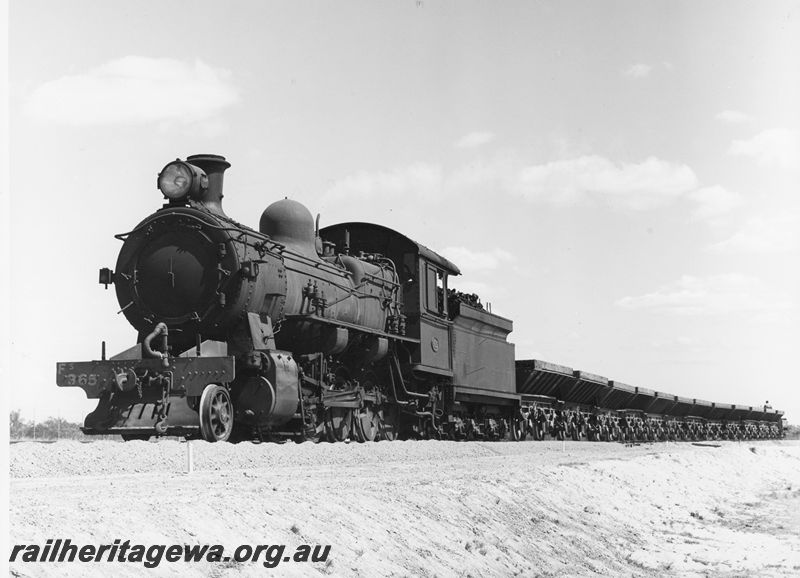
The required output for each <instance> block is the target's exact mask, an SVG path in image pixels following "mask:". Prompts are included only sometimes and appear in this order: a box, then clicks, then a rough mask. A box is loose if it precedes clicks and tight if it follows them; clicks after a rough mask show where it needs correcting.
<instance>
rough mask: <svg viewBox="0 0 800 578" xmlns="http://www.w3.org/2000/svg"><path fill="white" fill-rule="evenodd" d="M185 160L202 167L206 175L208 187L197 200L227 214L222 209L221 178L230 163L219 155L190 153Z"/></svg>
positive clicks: (222, 213) (213, 210) (209, 207)
mask: <svg viewBox="0 0 800 578" xmlns="http://www.w3.org/2000/svg"><path fill="white" fill-rule="evenodd" d="M186 162H187V163H189V164H192V165H194V166H196V167H198V168H200V169H202V170H203V172H205V173H206V175H207V176H208V189H207V190H206V191H205V192H204V193H203V194H202V196H201V197H200V198H199V199H198V201H199V202H201V203H202V204H203V205H205V207H206V208H207V209H209V210H210V211H212V212H214V213H219V214H220V215H223V216H227V215H225V211H223V210H222V180H223V178H224V177H225V170H226V169H228V168H229V167H230V166H231V163H229V162H228V161H226V160H225V157H223V156H220V155H191V156H189V157H186Z"/></svg>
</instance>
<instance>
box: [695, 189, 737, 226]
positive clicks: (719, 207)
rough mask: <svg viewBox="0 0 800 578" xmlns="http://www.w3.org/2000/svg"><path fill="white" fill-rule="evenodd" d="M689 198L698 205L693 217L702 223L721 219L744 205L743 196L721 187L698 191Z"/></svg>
mask: <svg viewBox="0 0 800 578" xmlns="http://www.w3.org/2000/svg"><path fill="white" fill-rule="evenodd" d="M687 197H688V198H689V199H691V200H692V201H694V202H696V203H697V206H696V207H695V209H694V211H692V217H693V218H695V219H697V220H701V221H705V220H709V219H713V218H715V217H719V216H720V215H723V214H725V213H728V212H730V211H731V210H733V209H735V208H737V207H740V206H741V205H743V204H744V199H743V197H742V195H740V194H739V193H734V192H731V191H729V190H727V189H726V188H724V187H721V186H719V185H713V186H711V187H703V188H701V189H697V190H695V191H692V192H690V193H688V194H687Z"/></svg>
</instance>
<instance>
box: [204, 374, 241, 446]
mask: <svg viewBox="0 0 800 578" xmlns="http://www.w3.org/2000/svg"><path fill="white" fill-rule="evenodd" d="M199 414H200V433H201V435H202V436H203V439H204V440H206V441H207V442H224V441H227V439H228V438H229V437H230V435H231V431H233V404H232V403H231V396H230V394H229V393H228V390H227V389H225V388H224V387H222V386H220V385H214V384H213V383H210V384H208V385H207V386H206V388H205V389H204V390H203V395H201V396H200V407H199Z"/></svg>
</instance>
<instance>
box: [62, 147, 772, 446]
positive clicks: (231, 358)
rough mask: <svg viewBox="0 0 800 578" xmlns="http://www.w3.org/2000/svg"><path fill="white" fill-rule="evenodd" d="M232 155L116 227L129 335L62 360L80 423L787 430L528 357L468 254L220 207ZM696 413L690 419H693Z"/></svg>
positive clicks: (411, 430) (160, 428) (481, 431)
mask: <svg viewBox="0 0 800 578" xmlns="http://www.w3.org/2000/svg"><path fill="white" fill-rule="evenodd" d="M228 167H230V164H229V163H228V162H227V161H226V160H225V159H224V158H223V157H221V156H217V155H195V156H190V157H188V158H187V159H186V161H181V160H176V161H174V162H171V163H169V164H167V165H166V166H165V167H164V168H163V169H162V171H161V172H160V173H159V175H158V188H159V189H160V191H161V193H162V194H163V196H164V198H165V201H166V202H165V204H164V205H163V207H162V208H160V209H159V210H157V211H156V212H155V213H153V214H152V215H150V216H148V217H147V218H145V219H144V220H143V221H142V222H141V223H139V224H138V225H136V227H135V228H134V229H133V230H132V231H130V232H128V233H125V234H121V235H117V238H118V239H120V240H122V241H123V245H122V250H121V251H120V254H119V258H118V260H117V264H116V268H115V270H113V271H112V270H111V269H107V268H106V269H101V270H100V283H101V284H104V285H106V287H107V286H108V285H109V284H113V285H114V286H115V288H116V293H117V297H118V299H119V303H120V306H121V311H122V312H123V313H124V314H125V316H126V318H127V319H128V321H129V322H130V323H131V325H133V327H134V328H135V329H136V330H137V332H138V339H137V342H136V345H134V346H133V347H131V348H130V349H128V350H125V351H123V352H121V353H118V354H117V355H114V356H113V357H110V358H108V359H106V355H105V345H103V354H102V359H100V360H97V361H86V362H63V363H58V364H57V382H58V385H59V386H77V387H81V388H82V389H83V390H84V391H85V392H86V394H87V396H88V397H89V398H92V399H98V405H97V408H96V409H95V410H94V411H93V412H91V413H90V414H89V415H87V416H86V419H85V422H84V427H83V431H84V432H85V433H87V434H120V435H122V437H123V438H125V439H146V438H149V437H151V436H153V435H177V436H184V437H186V438H202V439H205V440H207V441H224V440H235V439H256V438H258V439H276V438H282V439H285V438H292V439H297V440H313V441H319V440H321V439H327V440H329V441H343V440H346V439H350V438H354V439H357V440H358V441H373V440H377V439H384V440H393V439H396V438H398V437H422V438H437V439H438V438H449V439H474V438H480V439H500V438H506V437H510V438H512V439H523V438H525V437H526V436H527V435H531V436H532V437H534V438H537V439H541V438H543V437H545V436H547V435H550V436H553V437H556V438H559V439H560V438H565V437H573V438H575V439H580V438H582V437H585V438H587V439H598V440H600V439H607V440H611V439H653V440H656V439H690V438H691V439H700V438H703V437H724V438H730V439H734V438H738V437H778V436H779V435H780V433H781V426H782V422H781V416H782V414H781V413H780V412H775V411H772V410H771V409H768V408H767V407H764V408H763V410H762V409H760V408H756V409H754V408H752V407H750V408H742V407H737V406H730V405H720V404H709V403H708V402H702V401H698V400H686V399H684V398H678V397H675V396H668V395H665V394H661V393H659V392H653V391H650V390H641V391H640V390H639V388H631V387H630V386H625V385H624V384H615V383H614V382H609V381H608V380H606V379H605V378H601V377H599V376H593V375H591V374H586V373H584V372H580V371H573V370H571V369H570V368H563V367H561V366H556V365H552V364H547V363H544V362H538V361H535V360H530V361H519V362H516V365H515V360H514V345H513V344H511V343H508V341H507V336H508V334H509V333H510V332H511V330H512V322H511V321H510V320H509V319H505V318H503V317H500V316H498V315H494V314H492V313H491V312H489V311H487V310H485V309H484V308H483V306H482V305H481V303H480V300H479V299H478V298H477V296H474V295H464V294H461V293H458V292H456V291H453V290H451V289H450V288H449V287H448V279H449V277H451V276H453V275H459V269H458V267H456V265H454V264H453V263H451V262H450V261H448V260H447V259H445V258H444V257H442V256H441V255H438V254H437V253H435V252H433V251H431V250H430V249H428V248H426V247H425V246H423V245H420V244H419V243H416V242H415V241H413V240H411V239H409V238H408V237H406V236H404V235H402V234H400V233H398V232H396V231H393V230H391V229H388V228H386V227H382V226H380V225H374V224H369V223H355V222H354V223H342V224H338V225H334V226H330V227H326V228H323V229H320V228H319V218H317V220H316V222H315V221H314V219H313V217H312V215H311V213H310V212H309V211H308V209H306V208H305V207H304V206H303V205H301V204H300V203H298V202H295V201H292V200H289V199H283V200H280V201H277V202H275V203H273V204H271V205H270V206H269V207H267V208H266V210H264V212H263V214H262V215H261V220H260V223H259V230H258V231H256V230H253V229H251V228H249V227H246V226H244V225H242V224H240V223H237V222H236V221H234V220H233V219H231V218H230V217H228V216H227V215H226V214H225V212H224V211H223V209H222V204H221V201H222V196H223V195H222V188H223V187H222V185H223V175H224V172H225V170H226V169H227V168H228ZM690 426H691V427H690Z"/></svg>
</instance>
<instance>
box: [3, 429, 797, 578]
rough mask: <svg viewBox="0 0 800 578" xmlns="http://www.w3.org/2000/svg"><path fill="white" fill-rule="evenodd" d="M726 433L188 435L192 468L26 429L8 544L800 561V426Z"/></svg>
mask: <svg viewBox="0 0 800 578" xmlns="http://www.w3.org/2000/svg"><path fill="white" fill-rule="evenodd" d="M719 443H720V446H721V447H699V446H694V445H691V444H674V443H666V444H654V445H641V446H636V447H625V446H623V445H620V444H595V443H586V442H577V443H576V442H567V443H566V444H565V445H564V446H562V444H561V442H544V443H537V442H523V443H516V444H515V443H481V442H473V443H454V442H413V441H408V442H393V443H387V442H380V443H376V444H364V445H360V444H355V443H352V444H336V445H331V444H320V445H316V446H315V445H312V444H302V445H295V444H292V443H289V444H283V445H276V444H260V445H256V444H239V445H230V444H207V443H205V442H193V452H194V457H195V471H194V473H192V474H186V473H185V468H186V454H187V451H186V450H187V445H186V444H185V443H179V442H173V441H168V442H159V443H146V442H130V443H127V444H123V443H115V442H97V443H91V444H81V443H77V442H59V443H56V444H33V443H22V444H15V445H13V446H12V447H11V455H10V468H11V471H10V475H11V487H10V490H11V494H10V499H11V507H10V522H11V532H10V533H11V543H12V544H14V543H25V544H31V543H36V544H41V545H43V544H44V543H45V541H46V540H47V539H48V538H70V539H71V540H72V542H73V543H80V544H101V543H108V544H110V543H112V542H113V541H114V539H117V538H119V539H121V540H126V539H128V540H131V541H132V543H141V544H145V545H151V544H172V543H175V544H217V543H219V544H223V545H224V546H225V547H226V552H227V551H228V549H230V552H232V551H233V549H234V548H235V547H236V546H238V545H239V544H251V545H256V544H286V545H287V551H288V552H289V553H291V552H293V551H294V548H295V547H296V546H297V545H299V544H303V543H308V544H330V545H331V546H332V547H331V551H330V555H329V558H328V561H327V562H325V563H321V562H318V563H313V564H312V563H310V562H309V563H294V562H285V563H282V564H280V565H279V566H278V567H277V568H275V569H272V570H268V569H265V568H264V567H263V566H262V564H261V562H260V561H259V562H256V563H252V562H247V563H236V562H232V561H231V562H227V563H226V562H221V563H205V562H203V563H186V562H177V563H167V562H162V563H161V565H160V566H159V567H158V568H157V569H155V570H149V571H147V572H146V574H147V575H153V576H161V575H170V576H187V575H189V576H192V575H196V576H250V575H255V574H258V575H265V574H273V575H279V576H309V575H312V576H313V575H318V574H329V575H335V576H364V577H371V576H475V577H477V576H515V575H516V576H535V575H544V576H593V575H601V576H609V575H611V576H665V575H666V576H669V575H673V576H691V575H701V576H706V575H711V576H754V575H757V576H797V575H800V443H798V442H751V443H746V442H742V443H735V442H719ZM230 552H228V553H230ZM11 572H12V575H16V576H50V575H53V576H55V575H58V576H64V575H66V576H86V575H97V576H107V575H120V576H139V575H142V574H145V571H144V570H143V568H142V566H141V564H137V563H108V562H100V563H90V564H85V563H77V562H75V563H72V564H69V563H23V562H19V561H18V562H15V563H12V564H11Z"/></svg>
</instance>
